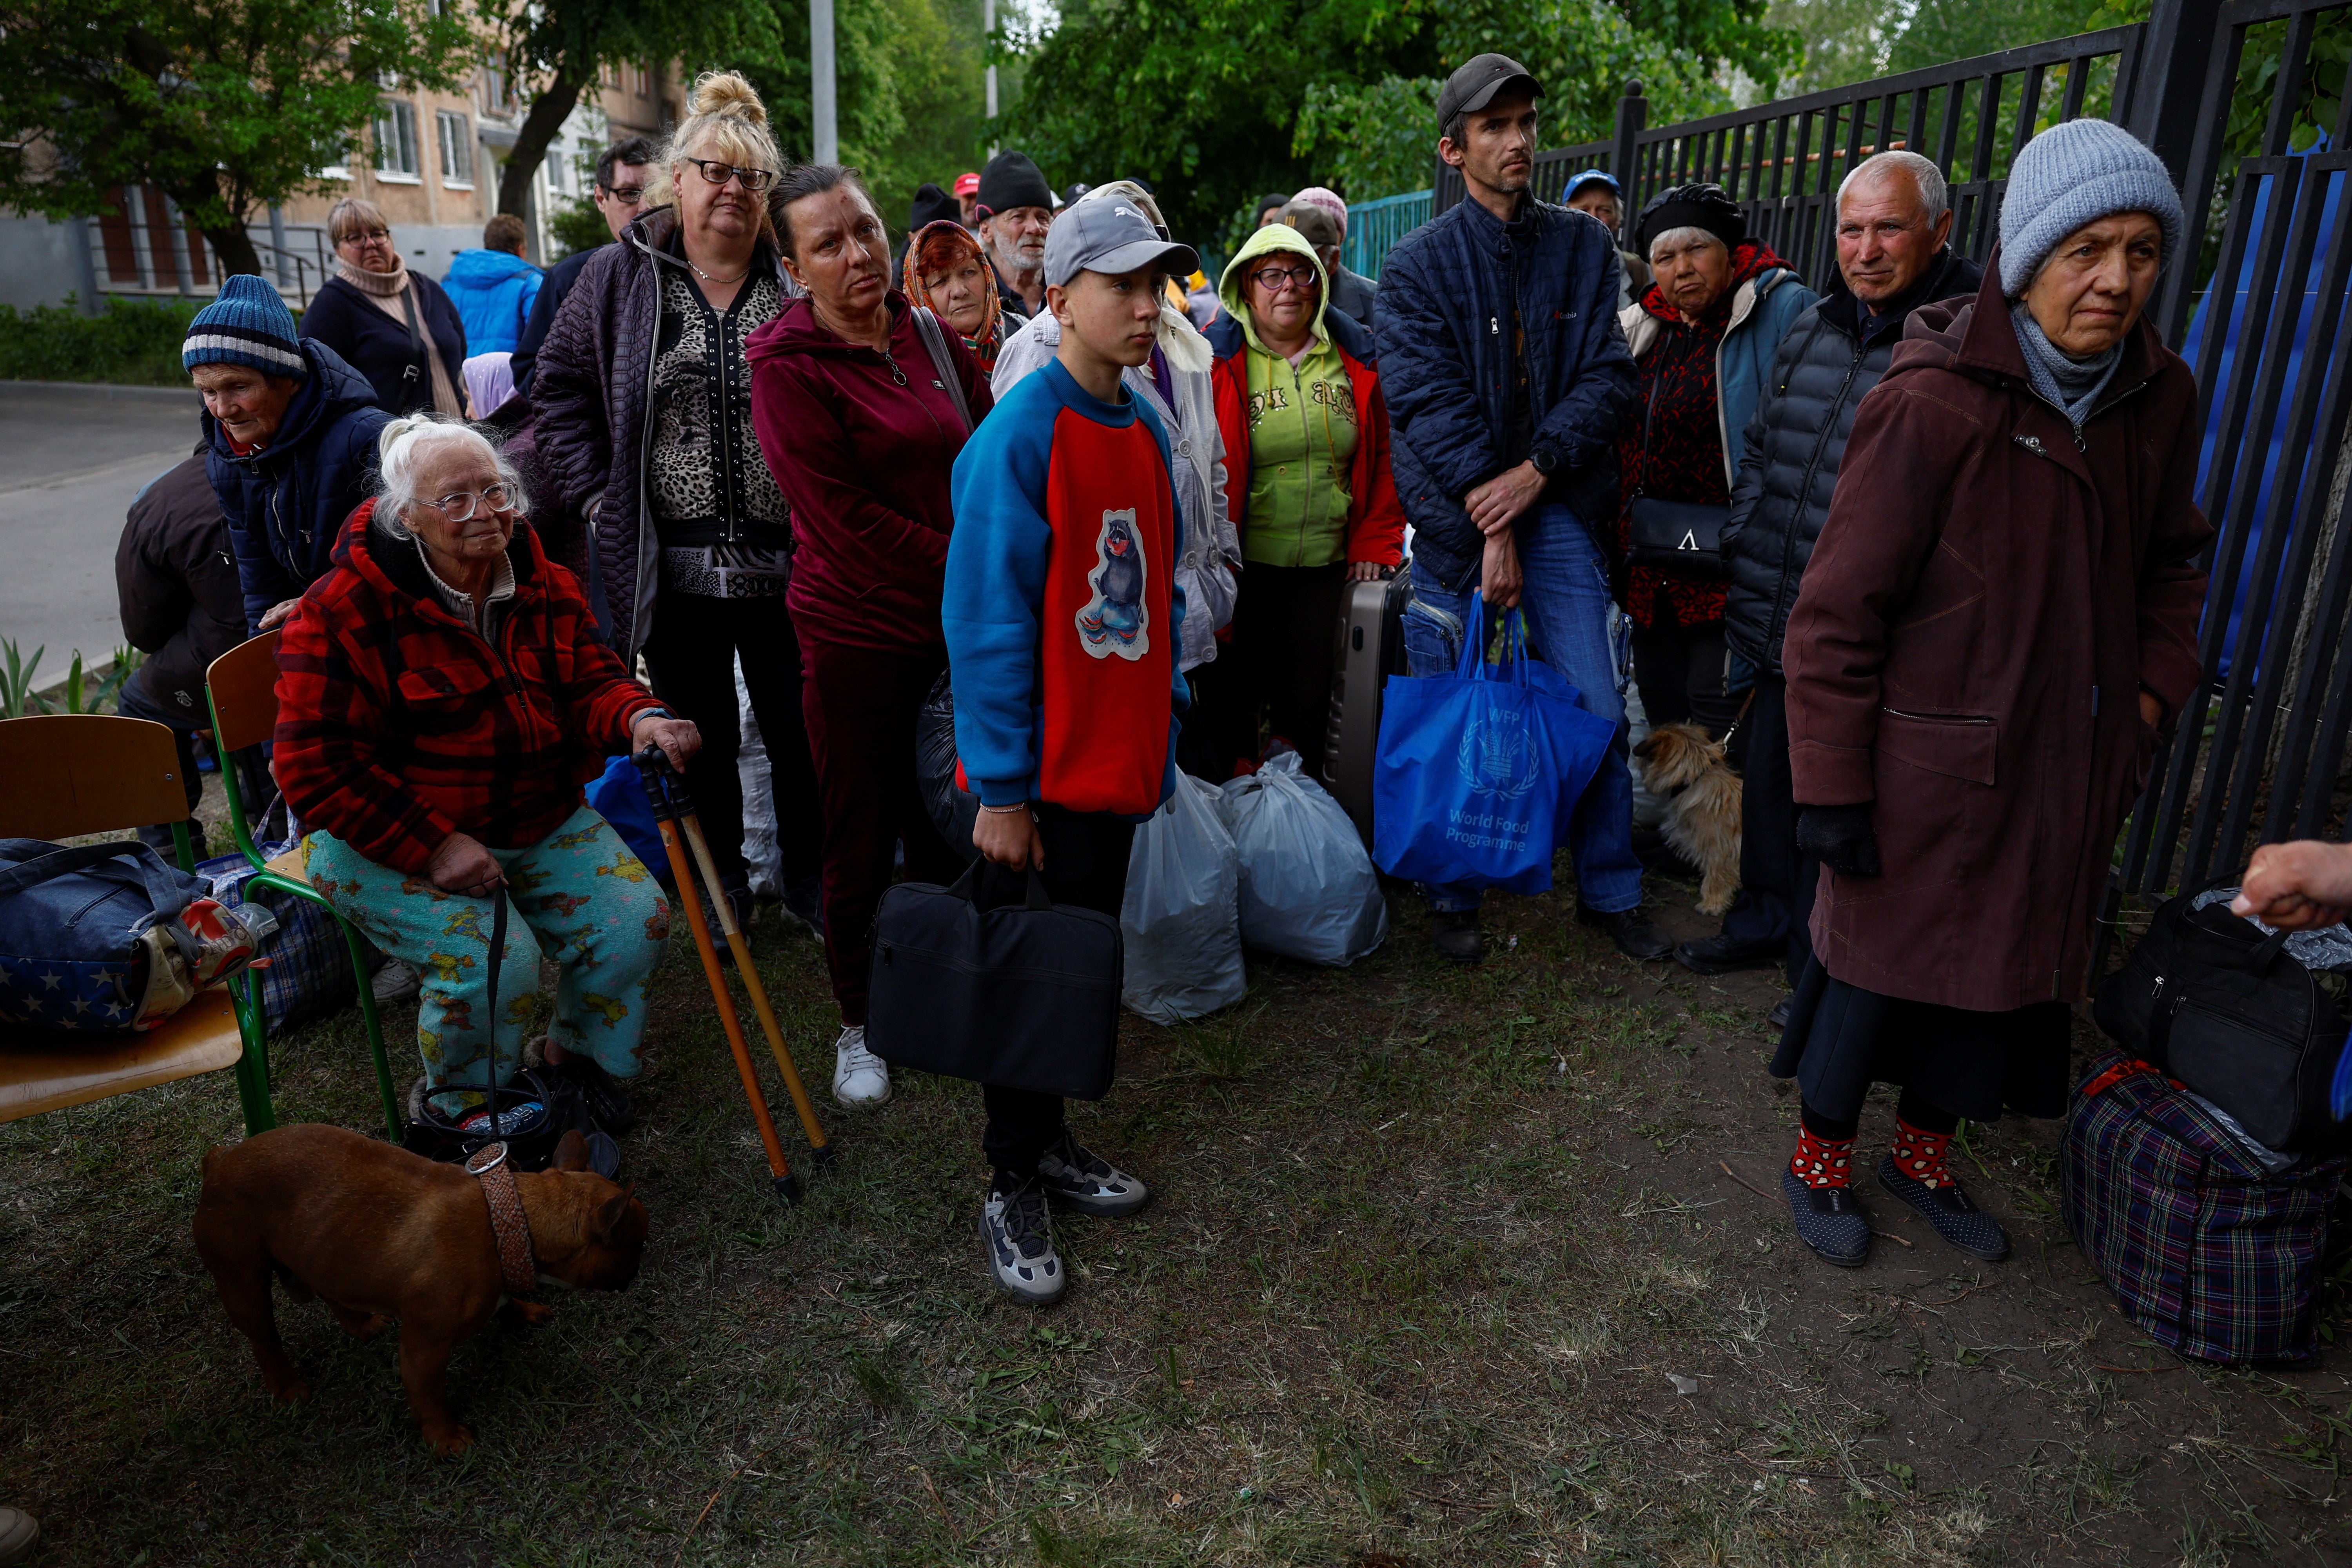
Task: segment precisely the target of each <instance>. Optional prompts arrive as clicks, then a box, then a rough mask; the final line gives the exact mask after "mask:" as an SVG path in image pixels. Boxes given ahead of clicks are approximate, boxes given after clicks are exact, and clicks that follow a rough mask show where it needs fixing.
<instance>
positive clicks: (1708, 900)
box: [1633, 724, 1739, 915]
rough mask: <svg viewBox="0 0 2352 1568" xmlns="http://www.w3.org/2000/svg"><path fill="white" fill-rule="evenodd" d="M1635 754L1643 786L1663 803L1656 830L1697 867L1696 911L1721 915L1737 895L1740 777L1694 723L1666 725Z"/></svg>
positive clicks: (1719, 744) (1719, 748)
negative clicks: (1661, 823) (1662, 817)
mask: <svg viewBox="0 0 2352 1568" xmlns="http://www.w3.org/2000/svg"><path fill="white" fill-rule="evenodd" d="M1633 755H1634V756H1635V757H1636V758H1637V759H1639V760H1640V762H1641V764H1642V785H1643V788H1645V789H1647V790H1648V791H1649V792H1650V793H1651V794H1652V795H1656V796H1657V797H1658V798H1659V799H1661V800H1663V801H1664V802H1665V803H1666V820H1665V825H1664V826H1663V827H1662V828H1661V829H1660V830H1659V831H1660V832H1661V833H1663V834H1664V837H1665V840H1666V842H1667V843H1669V844H1671V845H1673V846H1674V847H1675V848H1676V849H1678V850H1680V851H1681V852H1682V856H1683V858H1684V859H1685V860H1688V861H1689V862H1690V863H1691V864H1692V865H1694V866H1696V867H1697V868H1699V871H1700V874H1701V879H1700V882H1699V889H1698V892H1699V897H1698V908H1699V912H1700V913H1701V914H1707V915H1719V914H1721V913H1723V912H1724V911H1725V910H1728V909H1729V908H1731V895H1732V894H1734V893H1735V892H1738V890H1739V775H1738V773H1733V772H1732V771H1731V765H1730V764H1729V763H1726V762H1725V761H1724V760H1723V742H1720V741H1710V740H1708V739H1707V738H1706V730H1705V729H1704V728H1703V727H1701V726H1699V725H1696V724H1667V725H1664V726H1661V727H1660V728H1658V729H1655V730H1653V731H1650V737H1649V739H1648V740H1646V741H1643V742H1642V743H1641V744H1640V745H1638V746H1636V747H1634V748H1633Z"/></svg>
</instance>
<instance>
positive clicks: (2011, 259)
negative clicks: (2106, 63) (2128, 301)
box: [2000, 120, 2189, 300]
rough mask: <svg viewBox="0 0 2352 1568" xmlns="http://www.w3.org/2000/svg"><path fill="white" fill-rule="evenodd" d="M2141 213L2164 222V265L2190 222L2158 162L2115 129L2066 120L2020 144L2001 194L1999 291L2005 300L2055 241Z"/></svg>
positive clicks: (2020, 286) (2101, 123) (2129, 135)
mask: <svg viewBox="0 0 2352 1568" xmlns="http://www.w3.org/2000/svg"><path fill="white" fill-rule="evenodd" d="M2132 212H2140V213H2146V214H2147V215H2148V216H2150V217H2153V218H2154V219H2156V221H2157V222H2158V224H2159V225H2161V226H2163V229H2164V262H2165V265H2166V266H2170V265H2171V264H2172V259H2173V258H2175V257H2177V256H2179V254H2180V247H2181V246H2182V245H2183V244H2184V243H2186V237H2187V234H2188V229H2189V221H2188V219H2187V218H2186V217H2185V216H2183V215H2182V213H2181V210H2180V193H2179V191H2177V190H2175V189H2173V186H2172V176H2171V174H2168V173H2167V172H2166V170H2165V167H2164V160H2163V159H2161V158H2158V156H2157V155H2156V154H2155V153H2151V152H2149V151H2148V150H2147V147H2146V146H2144V145H2143V144H2142V143H2141V142H2140V141H2139V139H2138V138H2137V137H2136V136H2134V135H2133V134H2132V133H2131V132H2128V131H2126V130H2125V129H2124V128H2123V127H2122V126H2120V125H2116V124H2113V123H2111V122H2110V121H2105V120H2069V121H2065V122H2064V123H2063V124H2060V125H2053V126H2052V127H2051V128H2050V129H2049V130H2047V131H2044V132H2042V134H2041V135H2039V136H2036V137H2035V138H2034V139H2033V140H2032V141H2031V142H2027V143H2026V144H2025V147H2024V150H2023V151H2022V152H2021V153H2018V155H2017V162H2016V163H2012V164H2011V165H2010V170H2009V190H2008V192H2007V193H2006V194H2005V195H2002V197H2001V199H2000V291H2001V292H2002V293H2003V294H2006V295H2007V296H2009V297H2010V298H2011V299H2012V300H2013V299H2015V298H2017V297H2018V296H2019V295H2021V294H2022V293H2024V292H2025V286H2026V285H2027V284H2028V283H2030V282H2032V280H2033V275H2034V273H2036V272H2037V271H2039V270H2041V268H2042V258H2045V257H2047V256H2048V255H2049V254H2050V252H2051V251H2052V250H2053V249H2054V248H2055V247H2056V246H2057V244H2058V242H2059V241H2060V240H2062V239H2063V238H2065V237H2067V236H2068V235H2070V234H2072V233H2074V231H2075V230H2076V229H2078V228H2080V227H2082V226H2084V224H2086V223H2096V222H2098V221H2099V219H2101V218H2103V217H2112V216H2114V215H2116V213H2132Z"/></svg>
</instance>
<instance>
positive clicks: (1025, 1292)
mask: <svg viewBox="0 0 2352 1568" xmlns="http://www.w3.org/2000/svg"><path fill="white" fill-rule="evenodd" d="M980 1239H981V1241H982V1244H983V1245H985V1246H986V1247H987V1249H988V1267H989V1269H990V1271H991V1272H992V1273H993V1274H994V1275H995V1276H996V1282H997V1283H998V1284H999V1285H1001V1286H1003V1288H1004V1289H1007V1290H1009V1291H1011V1292H1012V1293H1013V1296H1014V1297H1016V1298H1018V1299H1019V1300H1023V1301H1026V1302H1027V1303H1029V1305H1031V1306H1033V1307H1050V1306H1052V1305H1053V1304H1054V1303H1055V1302H1056V1301H1058V1300H1061V1299H1062V1292H1063V1291H1065V1290H1066V1289H1069V1288H1070V1281H1069V1279H1068V1277H1067V1276H1066V1275H1065V1274H1064V1273H1063V1272H1062V1258H1061V1255H1060V1254H1059V1253H1057V1252H1055V1250H1054V1221H1053V1219H1052V1217H1051V1216H1050V1215H1047V1214H1046V1212H1045V1190H1044V1189H1043V1188H1042V1187H1040V1186H1039V1185H1038V1184H1037V1183H1036V1182H1035V1181H1034V1180H1032V1181H1026V1182H1024V1183H1022V1184H1020V1185H1019V1186H1017V1187H1015V1188H1013V1190H1012V1191H1011V1192H1009V1193H1000V1192H998V1191H996V1190H995V1189H994V1188H993V1187H992V1188H990V1189H989V1194H988V1201H987V1202H986V1203H984V1204H982V1205H981V1208H980Z"/></svg>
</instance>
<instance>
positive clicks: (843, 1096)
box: [833, 1024, 890, 1110]
mask: <svg viewBox="0 0 2352 1568" xmlns="http://www.w3.org/2000/svg"><path fill="white" fill-rule="evenodd" d="M833 1098H834V1099H835V1100H839V1101H840V1102H841V1103H842V1104H844V1105H845V1106H847V1107H849V1108H850V1109H851V1110H866V1109H868V1108H869V1107H872V1106H877V1105H879V1104H881V1103H882V1102H883V1101H884V1100H887V1099H889V1098H890V1064H889V1063H887V1062H886V1061H884V1060H883V1059H882V1058H880V1057H877V1056H876V1055H875V1054H874V1053H873V1052H872V1051H869V1050H867V1049H866V1026H865V1025H863V1024H860V1025H858V1026H856V1028H850V1029H844V1030H842V1031H841V1038H839V1039H837V1040H835V1042H834V1043H833Z"/></svg>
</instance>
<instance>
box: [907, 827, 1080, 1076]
mask: <svg viewBox="0 0 2352 1568" xmlns="http://www.w3.org/2000/svg"><path fill="white" fill-rule="evenodd" d="M985 864H987V862H985V861H981V860H975V861H973V862H972V864H971V867H970V868H968V869H966V870H965V872H964V874H963V875H962V876H961V877H959V878H957V879H956V880H955V883H954V885H953V886H952V887H946V888H942V887H939V886H937V885H935V884H933V883H929V882H901V883H899V884H898V886H897V887H894V888H892V889H890V890H889V891H888V892H887V893H884V894H883V895H882V905H881V908H880V909H879V910H877V911H876V913H875V916H874V952H873V958H872V960H871V966H870V968H869V969H868V970H867V987H866V1048H867V1049H869V1050H871V1051H872V1052H873V1053H874V1054H875V1055H876V1056H877V1057H880V1058H882V1059H883V1060H884V1061H886V1062H888V1063H889V1064H890V1065H891V1066H892V1067H894V1068H919V1069H920V1070H921V1071H923V1072H935V1073H939V1074H940V1075H942V1076H944V1077H947V1078H961V1079H971V1081H972V1082H974V1083H992V1084H995V1085H997V1086H998V1087H1000V1088H1003V1089H1034V1090H1035V1091H1037V1092H1038V1093H1041V1094H1058V1095H1063V1096H1066V1097H1067V1098H1069V1099H1071V1100H1100V1099H1101V1098H1102V1097H1103V1096H1104V1095H1105V1094H1108V1092H1110V1085H1111V1079H1113V1078H1115V1077H1117V1076H1118V985H1119V972H1120V969H1121V966H1122V965H1123V964H1124V963H1125V962H1126V948H1125V946H1124V944H1123V942H1122V941H1121V938H1120V936H1119V930H1118V921H1116V920H1114V919H1112V918H1111V917H1110V916H1108V915H1106V914H1099V913H1097V912H1096V911H1095V910H1084V909H1079V908H1078V907H1076V905H1073V904H1056V903H1055V902H1053V901H1052V900H1051V898H1050V897H1049V896H1048V894H1047V893H1046V890H1045V878H1044V877H1042V876H1041V875H1039V874H1038V873H1037V872H1036V871H1034V870H1033V871H1031V872H1030V873H1029V897H1028V900H1027V901H1026V902H1025V903H1019V904H1004V905H1001V906H999V907H997V908H993V909H982V908H981V907H980V905H979V904H978V902H977V901H976V899H977V893H978V889H979V881H980V878H981V876H982V870H981V868H982V866H984V865H985Z"/></svg>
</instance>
